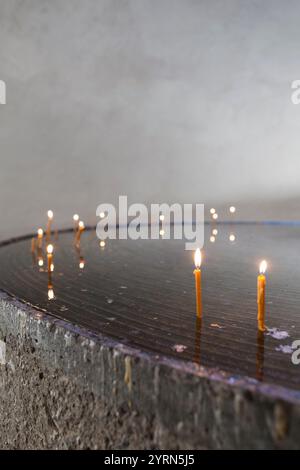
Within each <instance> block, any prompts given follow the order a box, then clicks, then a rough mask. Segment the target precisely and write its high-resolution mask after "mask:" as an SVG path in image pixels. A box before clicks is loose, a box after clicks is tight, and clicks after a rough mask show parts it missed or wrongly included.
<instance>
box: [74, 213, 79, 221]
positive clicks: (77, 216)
mask: <svg viewBox="0 0 300 470" xmlns="http://www.w3.org/2000/svg"><path fill="white" fill-rule="evenodd" d="M73 220H74V222H78V220H79V215H78V214H74V215H73Z"/></svg>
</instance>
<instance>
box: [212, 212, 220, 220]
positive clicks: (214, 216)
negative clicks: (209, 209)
mask: <svg viewBox="0 0 300 470" xmlns="http://www.w3.org/2000/svg"><path fill="white" fill-rule="evenodd" d="M218 217H219V216H218V214H217V213H216V212H215V213H214V214H213V216H212V218H213V219H214V220H217V218H218Z"/></svg>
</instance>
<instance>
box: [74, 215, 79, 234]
mask: <svg viewBox="0 0 300 470" xmlns="http://www.w3.org/2000/svg"><path fill="white" fill-rule="evenodd" d="M73 220H74V230H75V232H76V230H77V229H78V222H79V215H78V214H74V215H73Z"/></svg>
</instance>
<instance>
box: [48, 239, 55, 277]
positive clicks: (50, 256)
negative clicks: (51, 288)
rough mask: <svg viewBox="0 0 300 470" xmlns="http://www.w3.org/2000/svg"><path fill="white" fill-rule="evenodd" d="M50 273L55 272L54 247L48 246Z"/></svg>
mask: <svg viewBox="0 0 300 470" xmlns="http://www.w3.org/2000/svg"><path fill="white" fill-rule="evenodd" d="M47 260H48V273H51V272H52V271H53V266H54V265H53V245H48V246H47Z"/></svg>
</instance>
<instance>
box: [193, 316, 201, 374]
mask: <svg viewBox="0 0 300 470" xmlns="http://www.w3.org/2000/svg"><path fill="white" fill-rule="evenodd" d="M201 332H202V318H200V317H197V318H196V325H195V352H194V362H196V363H197V364H198V365H200V360H201Z"/></svg>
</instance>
